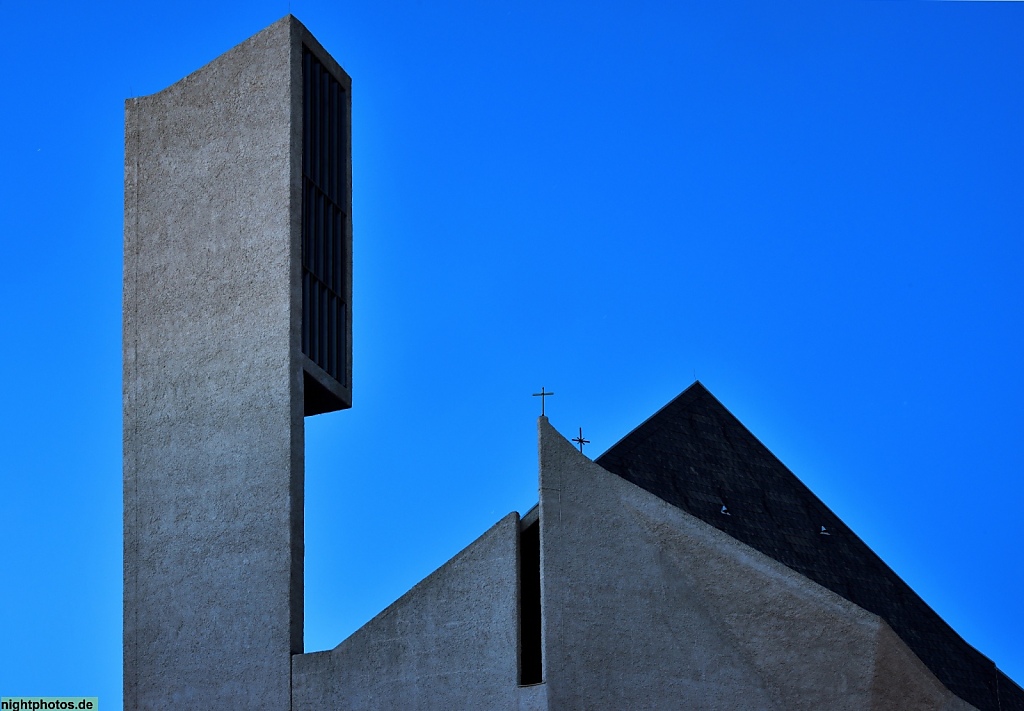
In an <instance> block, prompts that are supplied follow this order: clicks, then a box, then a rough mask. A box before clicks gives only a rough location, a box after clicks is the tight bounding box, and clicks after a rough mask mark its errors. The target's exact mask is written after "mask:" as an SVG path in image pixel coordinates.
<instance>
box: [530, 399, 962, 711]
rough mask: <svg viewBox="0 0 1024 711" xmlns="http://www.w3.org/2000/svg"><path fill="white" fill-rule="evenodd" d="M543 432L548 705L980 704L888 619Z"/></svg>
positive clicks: (958, 706)
mask: <svg viewBox="0 0 1024 711" xmlns="http://www.w3.org/2000/svg"><path fill="white" fill-rule="evenodd" d="M539 428H540V460H541V482H540V483H541V496H540V516H541V570H542V573H541V574H542V591H543V592H542V595H543V606H544V652H545V661H544V664H545V682H546V686H547V696H548V702H549V704H550V708H551V709H559V710H561V709H565V710H569V709H595V708H630V709H679V708H688V709H709V710H710V709H722V710H725V709H779V710H782V709H786V710H794V709H807V710H808V711H810V710H812V709H826V708H827V709H851V710H852V709H917V708H921V709H924V708H949V709H954V708H955V709H964V708H970V707H966V706H965V705H963V702H960V701H959V700H958V699H956V698H955V697H953V696H952V694H950V693H949V692H948V691H946V690H945V688H944V687H942V686H941V684H939V683H938V681H937V680H935V678H934V676H932V675H931V673H930V672H928V670H927V669H926V668H925V667H924V665H923V664H921V662H920V661H919V660H917V658H916V657H914V656H913V654H912V653H910V652H909V650H907V649H906V646H905V645H903V643H902V641H900V640H899V638H898V637H896V636H895V635H894V634H893V633H892V632H891V631H890V630H888V628H887V627H886V626H885V624H884V623H883V622H882V621H881V620H880V619H879V618H878V617H876V616H874V615H872V614H870V613H868V612H866V611H865V610H863V609H862V608H860V607H858V606H856V605H854V604H853V603H850V602H849V601H847V600H844V599H843V598H841V597H839V596H838V595H836V594H834V593H832V592H830V591H829V590H827V589H825V588H823V587H821V586H819V585H817V584H815V583H813V582H811V581H810V580H808V579H807V578H804V577H803V576H801V575H799V574H797V573H794V572H793V571H792V570H790V569H789V568H787V567H785V566H784V565H782V564H780V563H778V562H777V561H775V560H772V559H771V558H768V557H767V556H764V555H762V554H761V553H759V552H757V551H755V550H754V549H752V548H750V547H748V546H746V545H744V544H742V543H740V542H738V541H736V540H735V539H733V538H731V537H729V536H728V535H726V534H724V533H722V532H721V531H718V530H717V529H715V528H713V527H712V526H709V525H708V524H706V523H704V522H702V521H700V520H698V519H696V518H694V517H693V516H691V515H689V514H687V513H685V512H683V511H681V510H679V509H677V508H675V507H673V506H671V505H669V504H667V503H666V502H664V501H663V500H661V499H659V498H658V497H656V496H654V495H653V494H650V493H649V492H647V491H644V490H643V489H640V488H639V487H637V486H635V485H633V484H631V483H629V482H627V481H625V480H624V479H621V478H620V477H617V476H615V475H613V474H610V473H609V472H607V471H605V470H603V469H602V468H601V467H599V466H597V465H595V464H594V463H593V462H591V461H590V460H589V459H587V458H585V457H584V456H583V455H581V454H580V453H579V452H578V451H577V450H576V449H575V448H574V447H573V446H572V445H571V444H570V443H569V442H568V441H566V440H565V439H564V438H563V437H562V436H561V435H559V434H558V433H557V432H555V430H553V429H552V428H551V426H550V425H549V424H548V422H547V420H546V419H545V418H541V421H540V424H539ZM880 640H882V641H883V642H884V643H880ZM904 689H906V690H911V689H912V690H913V692H912V693H911V694H910V696H907V695H905V694H904V691H903V690H904Z"/></svg>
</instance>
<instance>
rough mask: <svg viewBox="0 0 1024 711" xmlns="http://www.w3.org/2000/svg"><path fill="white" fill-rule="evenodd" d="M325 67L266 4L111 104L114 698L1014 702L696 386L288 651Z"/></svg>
mask: <svg viewBox="0 0 1024 711" xmlns="http://www.w3.org/2000/svg"><path fill="white" fill-rule="evenodd" d="M351 176H352V166H351V81H350V79H349V77H348V75H347V74H346V73H345V72H344V70H343V69H342V68H341V67H340V66H339V65H338V63H337V62H335V61H334V60H333V59H332V58H331V56H330V55H329V54H328V53H327V52H326V51H325V50H324V48H323V47H322V46H321V45H320V44H319V42H317V41H316V39H315V38H314V37H313V36H312V35H311V34H310V33H309V31H308V30H307V29H306V28H305V27H304V26H303V25H302V24H301V23H299V22H298V21H297V20H296V19H295V18H294V17H291V16H288V17H285V18H284V19H282V20H280V21H278V22H277V23H275V24H274V25H272V26H270V27H268V28H267V29H265V30H263V31H262V32H260V33H259V34H257V35H255V36H254V37H252V38H250V39H248V40H246V41H245V42H243V43H242V44H240V45H238V46H237V47H235V48H234V49H232V50H230V51H228V52H227V53H226V54H224V55H222V56H221V57H219V58H218V59H216V60H214V61H213V62H211V63H210V64H208V65H206V66H205V67H203V68H201V69H199V70H197V71H196V72H194V73H192V74H190V75H188V76H187V77H185V78H184V79H182V80H180V81H179V82H177V83H175V84H174V85H172V86H170V87H168V88H167V89H165V90H163V91H161V92H159V93H157V94H153V95H151V96H145V97H140V98H135V99H130V100H128V101H127V102H126V119H125V226H124V255H125V256H124V260H125V261H124V303H123V314H124V316H123V318H124V705H125V709H131V710H134V709H181V708H206V709H247V710H248V709H266V710H267V711H271V710H272V711H288V710H291V711H321V710H323V709H338V710H345V711H356V710H366V711H370V710H395V711H397V710H402V711H408V710H413V709H438V710H440V709H445V710H450V709H469V710H473V711H490V710H499V709H500V710H508V711H515V710H519V711H542V710H543V711H548V710H550V711H570V710H578V711H582V710H588V711H593V710H595V709H614V710H618V709H666V710H667V709H699V710H707V711H712V710H714V711H735V710H737V709H744V710H747V709H749V710H752V711H753V710H762V709H763V710H769V709H771V710H778V711H783V710H784V711H793V710H798V709H806V710H807V711H821V710H823V709H829V710H830V711H831V710H840V709H850V710H854V709H877V710H882V709H891V710H893V711H918V710H920V711H925V710H937V711H969V710H970V709H976V710H977V711H1024V691H1022V689H1021V687H1019V686H1018V685H1017V684H1015V683H1014V682H1013V681H1012V680H1011V679H1009V678H1008V677H1007V676H1006V675H1005V674H1003V673H1002V672H1001V671H1000V670H999V669H998V668H996V666H995V665H994V664H993V662H992V661H991V660H989V659H987V658H986V657H985V656H984V655H982V654H981V653H979V652H978V651H977V650H975V649H974V648H972V647H971V646H970V645H968V644H967V643H966V642H965V641H964V640H963V639H962V638H961V637H960V636H959V635H958V634H957V633H956V632H955V631H954V630H953V629H952V628H951V627H950V626H949V625H948V624H946V623H945V622H944V621H943V620H942V619H941V618H940V617H939V616H938V615H937V614H936V613H935V612H934V611H933V610H931V608H930V607H928V605H927V604H926V603H925V602H924V601H923V600H921V598H920V597H918V596H917V595H916V594H915V593H914V592H913V590H911V589H910V587H909V586H908V585H907V584H906V583H904V582H903V581H902V580H901V579H900V578H899V576H898V575H897V574H896V573H895V572H893V571H892V570H891V569H890V568H889V567H888V566H887V565H886V564H885V563H884V562H883V561H882V560H881V559H880V558H879V557H878V556H877V555H875V553H874V552H872V551H871V549H870V548H869V547H868V546H867V545H865V544H864V543H863V542H862V541H861V540H860V539H859V538H858V537H857V536H856V534H855V533H854V532H853V531H851V530H850V529H849V528H848V527H846V526H845V525H844V524H843V522H842V521H840V520H839V519H838V518H837V517H836V516H835V514H833V513H832V511H831V510H830V509H829V508H828V507H827V506H826V505H825V504H823V503H822V502H821V501H820V500H819V499H818V498H817V497H815V496H814V494H812V493H811V492H810V490H808V489H807V487H805V486H804V485H803V484H802V483H801V482H800V480H799V479H798V478H797V477H796V476H795V475H794V474H793V473H792V472H790V471H789V470H788V469H787V468H786V467H785V466H784V465H783V464H782V463H781V462H780V461H779V460H778V459H776V458H775V457H774V456H773V455H772V454H771V452H769V451H768V450H767V449H766V448H765V447H764V445H762V444H761V443H760V442H759V441H758V440H757V439H756V437H754V435H752V434H751V433H750V432H749V431H748V430H747V429H746V428H745V427H744V426H743V425H742V424H741V423H740V422H739V421H738V420H737V419H736V418H735V417H734V416H733V415H732V414H731V413H730V412H729V411H728V410H727V409H726V407H725V406H723V404H722V403H720V402H719V401H718V400H717V399H715V397H714V396H713V395H712V394H711V393H710V392H709V391H708V390H707V389H706V388H705V387H704V386H703V385H702V384H701V383H699V382H695V383H693V384H692V385H690V387H688V388H687V389H686V390H684V391H683V392H682V394H680V395H679V396H678V397H676V398H675V399H674V400H672V402H670V403H668V404H667V405H666V406H665V407H664V408H663V409H661V410H660V411H659V412H657V413H655V414H654V415H652V416H651V418H650V419H648V420H647V421H646V422H644V423H642V424H640V425H639V426H638V427H637V428H636V429H635V430H633V431H632V432H630V433H628V434H626V435H625V436H624V437H623V439H622V440H620V441H619V442H618V443H617V444H616V445H614V446H613V447H612V448H611V449H609V450H608V451H607V452H606V453H605V454H603V455H602V456H600V457H599V458H597V459H596V460H593V461H592V460H590V459H589V458H587V457H586V456H584V455H583V454H582V453H581V452H580V451H577V449H576V448H575V447H574V446H573V445H572V444H571V443H570V442H569V441H568V440H566V439H565V438H564V437H563V436H562V435H561V434H559V433H558V432H557V431H555V430H554V429H553V428H552V426H551V425H550V424H549V422H548V420H547V418H546V417H544V416H541V417H540V419H539V421H538V432H537V436H538V457H539V481H538V503H537V505H536V506H535V507H533V508H532V509H531V510H529V511H527V512H524V513H523V514H522V515H520V514H519V513H516V512H512V513H509V514H508V515H507V516H505V517H504V518H502V519H501V520H499V521H496V522H495V523H494V525H493V526H492V527H491V528H490V529H489V530H487V531H485V532H483V533H482V535H481V536H480V537H479V538H478V539H477V540H476V541H475V542H473V543H472V544H470V545H469V546H468V547H467V548H466V549H465V550H463V551H462V552H460V553H459V554H457V555H456V556H455V557H454V558H452V559H451V560H450V561H448V562H447V563H445V564H444V565H443V566H441V567H440V568H439V569H438V570H436V571H435V572H434V573H432V574H431V575H429V576H428V577H427V578H425V579H424V580H423V581H422V582H420V583H419V584H418V585H416V586H415V587H413V588H412V589H411V590H410V591H409V592H407V593H406V594H405V595H403V596H402V597H401V598H400V599H399V600H397V601H396V602H395V603H394V604H392V605H391V606H389V607H388V608H387V609H386V610H384V611H383V612H381V613H380V614H379V615H378V616H377V617H375V618H374V619H372V620H371V621H370V622H368V623H367V624H366V625H365V626H363V627H362V628H361V629H359V630H358V631H356V632H355V633H354V634H352V635H351V636H350V637H349V638H348V639H346V640H343V641H341V642H340V644H338V646H337V647H335V648H334V649H331V650H326V651H314V652H308V651H306V650H305V649H303V642H302V640H303V628H302V626H303V610H302V602H303V507H304V501H303V497H304V461H303V457H304V421H305V418H306V417H309V416H314V415H317V414H320V413H324V412H331V411H335V410H340V409H345V408H348V407H350V406H351V403H352V356H351V354H352V345H351V334H352V328H351V323H352V218H351V205H352V197H351V196H352V178H351Z"/></svg>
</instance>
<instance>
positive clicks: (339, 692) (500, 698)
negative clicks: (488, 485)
mask: <svg viewBox="0 0 1024 711" xmlns="http://www.w3.org/2000/svg"><path fill="white" fill-rule="evenodd" d="M518 540H519V515H518V514H516V513H511V514H509V515H508V516H506V517H505V518H503V519H501V521H499V522H498V523H496V524H495V525H494V526H493V527H491V529H490V530H488V531H487V532H486V533H484V534H483V535H482V536H481V537H480V538H478V539H477V540H476V541H474V542H473V543H472V544H470V545H469V546H468V547H467V548H465V549H464V550H463V551H462V552H461V553H459V554H457V555H456V556H455V557H454V558H452V559H451V560H450V561H448V562H447V563H445V564H444V565H443V566H441V567H440V568H438V569H437V570H436V571H435V572H433V573H431V574H430V575H429V576H428V577H426V578H425V579H424V580H423V581H422V582H420V583H419V584H417V585H416V587H414V588H413V589H412V590H410V591H409V592H408V593H406V594H405V595H403V596H402V597H401V598H400V599H399V600H398V601H396V602H395V603H394V604H392V605H391V606H390V607H388V608H387V609H386V610H384V611H383V612H382V613H380V615H378V616H377V617H375V618H374V619H372V620H370V622H368V623H367V624H366V625H365V626H363V627H362V628H360V629H359V630H358V631H356V632H355V633H354V634H353V635H352V636H351V637H349V638H348V639H346V640H345V641H344V642H342V643H341V644H339V645H338V646H337V647H335V648H334V649H333V650H330V651H327V652H317V653H314V654H301V655H296V656H295V657H293V658H292V688H293V698H292V709H293V711H320V710H321V709H325V708H330V709H345V710H346V711H357V710H358V711H363V710H365V711H370V710H373V711H390V710H394V711H408V710H409V709H437V711H442V710H444V711H447V710H448V709H515V708H517V704H518V703H519V699H518V695H517V686H516V678H517V671H518V666H517V659H518V657H517V636H518V617H517V575H518V573H517V560H518V559H517V556H518ZM527 708H535V707H534V706H528V707H527Z"/></svg>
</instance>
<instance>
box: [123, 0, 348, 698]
mask: <svg viewBox="0 0 1024 711" xmlns="http://www.w3.org/2000/svg"><path fill="white" fill-rule="evenodd" d="M350 108H351V102H350V79H349V77H348V75H347V74H345V72H344V71H343V70H342V69H341V67H339V66H338V64H337V62H335V61H334V60H333V59H332V58H331V57H330V55H328V54H327V53H326V52H325V51H324V49H323V48H322V47H321V46H320V44H319V43H318V42H317V41H316V40H315V39H314V38H313V36H312V35H311V34H310V33H309V32H308V31H307V30H306V29H305V28H304V27H303V26H302V25H301V24H300V23H299V22H298V21H297V20H296V19H295V18H293V17H290V16H289V17H286V18H284V19H282V20H280V21H279V22H277V23H276V24H274V25H272V26H271V27H269V28H267V29H266V30H264V31H263V32H260V33H259V34H257V35H256V36H254V37H252V38H250V39H248V40H246V41H245V42H243V43H242V44H240V45H238V46H237V47H235V48H234V49H232V50H231V51H229V52H227V53H226V54H224V55H223V56H221V57H219V58H218V59H216V60H214V61H213V62H211V63H210V64H208V65H206V66H205V67H203V68H202V69H199V70H198V71H196V72H195V73H193V74H191V75H189V76H187V77H185V78H184V79H182V80H181V81H179V82H177V83H176V84H174V85H173V86H170V87H168V88H167V89H165V90H164V91H161V92H160V93H158V94H154V95H152V96H146V97H141V98H137V99H131V100H129V101H127V102H126V110H125V113H126V117H125V215H124V540H125V544H124V650H125V651H124V691H125V697H124V698H125V708H127V709H136V708H139V709H162V708H172V707H173V708H185V707H186V706H188V707H192V706H193V705H194V706H195V707H196V708H200V707H202V708H214V709H215V708H224V709H226V708H234V709H242V708H244V709H274V710H275V711H281V709H287V708H289V707H290V703H291V700H290V674H291V672H290V668H291V655H293V654H296V653H300V652H301V651H302V617H303V612H302V585H303V565H302V564H303V417H304V416H306V415H312V414H318V413H322V412H329V411H332V410H339V409H343V408H347V407H349V406H350V405H351V375H352V356H351V353H352V350H351V332H352V331H351V301H352V300H351V295H352V287H351V284H352V280H351V275H352V261H351V255H352V250H351V245H352V220H351V158H350V156H351V152H350V136H351V133H350V128H349V126H350V115H351V111H350Z"/></svg>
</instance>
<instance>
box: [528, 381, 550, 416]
mask: <svg viewBox="0 0 1024 711" xmlns="http://www.w3.org/2000/svg"><path fill="white" fill-rule="evenodd" d="M548 395H554V393H548V392H544V388H541V389H540V392H539V393H534V394H533V396H534V397H539V398H540V416H541V417H544V398H546V397H547V396H548Z"/></svg>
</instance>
